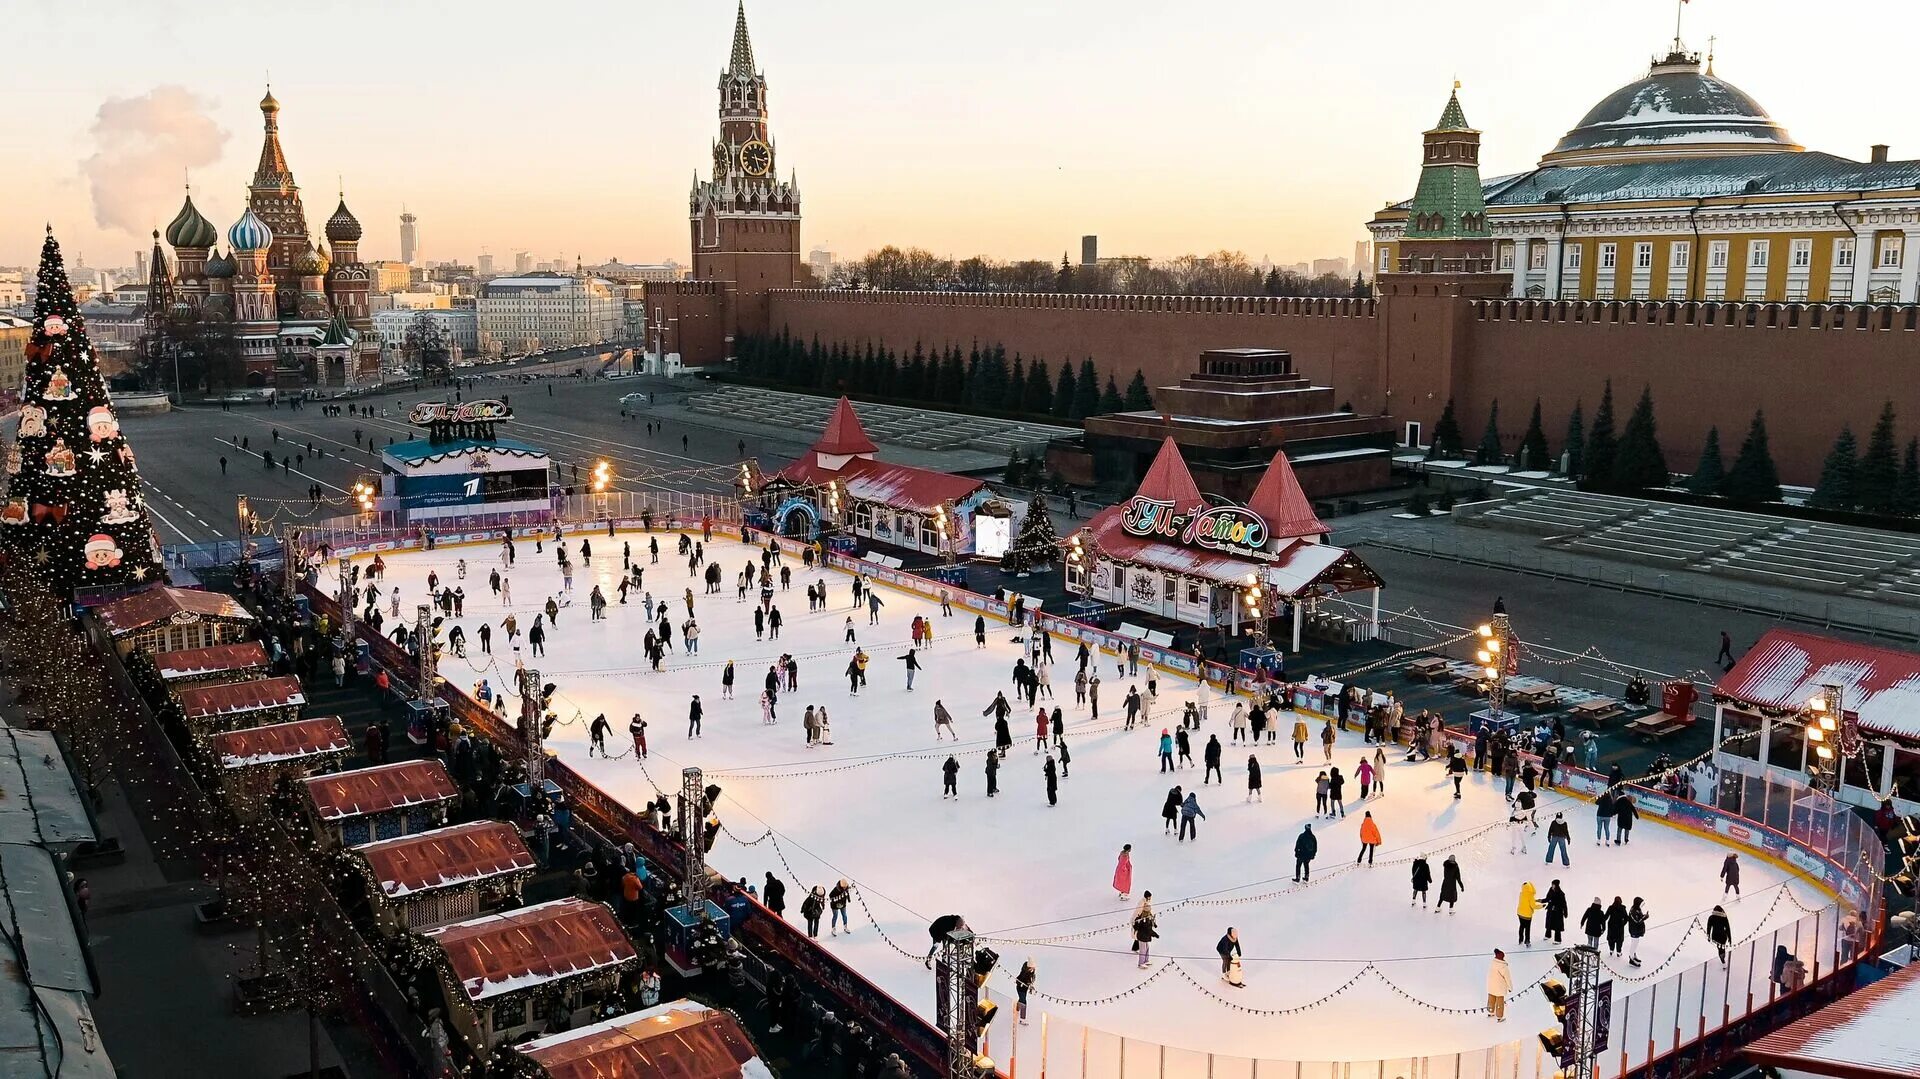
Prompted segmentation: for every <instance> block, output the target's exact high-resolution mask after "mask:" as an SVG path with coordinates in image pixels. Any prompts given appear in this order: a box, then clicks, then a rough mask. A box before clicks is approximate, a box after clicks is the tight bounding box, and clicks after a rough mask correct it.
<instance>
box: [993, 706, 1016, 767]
mask: <svg viewBox="0 0 1920 1079" xmlns="http://www.w3.org/2000/svg"><path fill="white" fill-rule="evenodd" d="M993 748H994V750H995V751H996V752H998V753H999V754H1000V756H1001V757H1002V758H1003V759H1004V758H1005V757H1006V755H1007V751H1008V750H1010V749H1012V748H1013V728H1011V727H1009V726H1007V717H1005V716H1000V717H999V718H997V719H995V720H994V721H993Z"/></svg>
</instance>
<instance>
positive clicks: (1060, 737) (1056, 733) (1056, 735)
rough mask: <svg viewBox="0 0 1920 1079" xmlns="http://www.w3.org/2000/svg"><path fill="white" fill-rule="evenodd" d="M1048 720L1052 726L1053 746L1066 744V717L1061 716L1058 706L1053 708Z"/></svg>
mask: <svg viewBox="0 0 1920 1079" xmlns="http://www.w3.org/2000/svg"><path fill="white" fill-rule="evenodd" d="M1049 719H1050V721H1051V724H1052V726H1053V744H1054V745H1056V746H1064V745H1066V744H1067V717H1066V716H1065V714H1063V713H1062V712H1061V711H1060V707H1059V706H1058V705H1055V706H1054V709H1053V714H1052V715H1051V716H1050V717H1049Z"/></svg>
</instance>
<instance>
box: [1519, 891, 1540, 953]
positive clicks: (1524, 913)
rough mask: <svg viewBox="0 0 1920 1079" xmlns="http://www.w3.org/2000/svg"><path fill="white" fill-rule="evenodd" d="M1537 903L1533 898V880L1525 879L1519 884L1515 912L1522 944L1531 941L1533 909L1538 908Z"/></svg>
mask: <svg viewBox="0 0 1920 1079" xmlns="http://www.w3.org/2000/svg"><path fill="white" fill-rule="evenodd" d="M1539 905H1540V904H1539V903H1538V902H1536V901H1535V899H1534V891H1533V882H1532V881H1527V882H1525V883H1524V884H1522V885H1520V907H1519V910H1518V911H1517V912H1516V913H1518V914H1519V915H1520V943H1521V944H1522V945H1530V944H1532V943H1533V914H1534V911H1535V910H1537V909H1538V908H1539Z"/></svg>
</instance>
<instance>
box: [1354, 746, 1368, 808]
mask: <svg viewBox="0 0 1920 1079" xmlns="http://www.w3.org/2000/svg"><path fill="white" fill-rule="evenodd" d="M1353 777H1354V778H1355V779H1357V780H1359V781H1360V800H1361V801H1366V798H1367V793H1368V791H1370V790H1371V789H1372V788H1373V762H1372V761H1369V760H1367V758H1365V757H1361V758H1360V766H1359V767H1358V768H1355V769H1354V772H1353Z"/></svg>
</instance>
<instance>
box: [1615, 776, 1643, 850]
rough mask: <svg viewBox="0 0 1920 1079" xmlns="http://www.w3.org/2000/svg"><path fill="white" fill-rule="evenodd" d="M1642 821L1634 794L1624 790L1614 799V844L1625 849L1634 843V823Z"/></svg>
mask: <svg viewBox="0 0 1920 1079" xmlns="http://www.w3.org/2000/svg"><path fill="white" fill-rule="evenodd" d="M1639 819H1640V805H1639V803H1637V802H1635V801H1634V800H1633V792H1631V791H1628V790H1625V789H1622V790H1621V791H1620V793H1619V794H1618V795H1617V796H1615V797H1614V799H1613V844H1614V846H1616V847H1624V846H1626V845H1627V844H1628V843H1631V842H1632V841H1633V822H1634V821H1637V820H1639Z"/></svg>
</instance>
